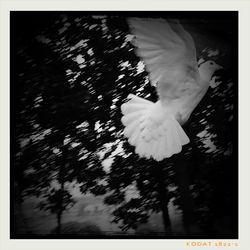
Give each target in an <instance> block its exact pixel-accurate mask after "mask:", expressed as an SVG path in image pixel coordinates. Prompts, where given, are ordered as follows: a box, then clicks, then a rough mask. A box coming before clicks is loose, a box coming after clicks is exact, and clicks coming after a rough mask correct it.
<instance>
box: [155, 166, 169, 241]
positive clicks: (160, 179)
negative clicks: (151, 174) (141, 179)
mask: <svg viewBox="0 0 250 250" xmlns="http://www.w3.org/2000/svg"><path fill="white" fill-rule="evenodd" d="M155 170H156V172H155V177H156V180H157V183H158V197H159V200H160V203H161V209H162V217H163V224H164V228H165V236H166V237H169V236H170V235H172V230H171V221H170V217H169V212H168V202H169V195H168V191H167V189H166V184H165V183H164V173H163V171H162V169H161V168H160V167H157V168H156V169H155Z"/></svg>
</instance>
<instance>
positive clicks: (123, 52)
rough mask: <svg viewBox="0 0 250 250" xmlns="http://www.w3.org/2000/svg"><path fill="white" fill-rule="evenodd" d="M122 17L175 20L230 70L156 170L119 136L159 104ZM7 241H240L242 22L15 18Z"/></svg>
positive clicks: (223, 18) (87, 15)
mask: <svg viewBox="0 0 250 250" xmlns="http://www.w3.org/2000/svg"><path fill="white" fill-rule="evenodd" d="M127 16H138V17H139V16H141V17H142V16H143V17H161V18H178V19H180V22H181V23H182V24H183V26H184V27H185V28H186V29H187V30H188V32H190V33H191V35H192V36H193V38H194V41H195V44H196V49H197V60H200V61H202V60H207V59H212V60H215V61H216V62H217V63H218V64H220V65H222V66H223V68H224V69H223V70H222V71H220V72H218V74H217V75H216V77H215V78H213V80H212V82H211V88H210V89H209V91H208V92H207V94H206V96H205V97H204V98H203V100H202V101H201V103H200V104H199V105H198V107H197V108H196V109H195V110H194V112H193V114H192V116H191V118H190V120H189V121H188V123H187V124H186V125H185V126H184V129H185V131H186V133H187V135H188V136H189V138H190V140H191V143H189V144H188V145H186V146H185V147H184V148H183V150H182V152H181V153H180V154H178V155H174V156H173V157H171V158H169V159H165V160H163V161H161V162H156V161H154V160H146V159H142V158H139V157H138V156H137V155H136V154H135V153H134V149H133V147H131V146H130V145H129V144H128V142H127V141H126V139H125V137H124V136H123V132H122V129H123V126H122V124H121V111H120V106H121V104H122V103H123V102H125V101H126V97H127V95H128V94H129V93H133V94H137V95H139V96H141V97H144V98H147V99H149V100H151V101H156V100H157V95H156V91H155V88H154V87H152V86H151V85H150V83H149V78H148V74H147V72H146V69H145V65H144V63H143V62H142V61H140V58H138V57H137V56H136V55H135V51H134V46H133V35H132V34H131V33H130V31H129V29H128V26H127V23H126V17H127ZM10 22H11V30H10V31H11V37H10V38H11V65H10V66H11V72H10V74H11V75H10V76H11V84H10V90H11V97H10V98H11V103H10V105H11V165H10V169H11V179H10V192H11V201H10V204H11V218H10V220H11V232H10V233H11V238H51V237H52V238H61V237H63V238H170V239H172V238H186V239H187V238H203V239H204V238H211V239H212V238H221V239H225V238H231V239H233V238H234V239H235V238H237V237H238V141H237V139H238V99H237V98H238V30H237V27H238V16H237V12H132V13H128V12H61V11H58V12H54V11H53V12H35V11H31V12H23V11H16V12H15V11H14V12H11V19H10Z"/></svg>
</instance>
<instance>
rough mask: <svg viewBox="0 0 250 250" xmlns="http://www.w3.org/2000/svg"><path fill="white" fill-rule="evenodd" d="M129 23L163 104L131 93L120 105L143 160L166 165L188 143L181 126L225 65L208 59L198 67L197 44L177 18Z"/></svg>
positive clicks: (130, 139)
mask: <svg viewBox="0 0 250 250" xmlns="http://www.w3.org/2000/svg"><path fill="white" fill-rule="evenodd" d="M128 23H129V26H130V28H131V31H132V33H133V34H134V35H135V42H136V46H137V49H136V53H137V55H138V56H139V57H140V58H141V59H142V60H143V61H144V63H145V65H146V69H147V71H148V73H149V78H150V81H151V84H152V85H153V86H156V87H157V93H158V96H159V100H158V101H157V102H156V103H153V102H151V101H149V100H146V99H144V98H141V97H138V96H136V95H133V94H129V95H128V99H129V100H128V102H126V103H124V104H123V105H122V106H121V111H122V114H123V117H122V123H123V125H124V126H125V129H124V135H125V136H126V137H127V138H128V142H129V143H130V144H131V145H133V146H135V152H136V153H137V154H138V155H139V156H141V157H146V158H150V157H152V158H153V159H155V160H156V161H161V160H163V159H164V158H168V157H171V156H172V155H173V154H177V153H179V152H181V150H182V146H183V145H185V144H187V143H189V141H190V140H189V138H188V136H187V135H186V133H185V132H184V130H183V128H182V127H181V125H183V124H184V123H185V122H186V121H187V120H188V119H189V117H190V115H191V113H192V111H193V110H194V109H195V107H196V106H197V105H198V103H199V102H200V101H201V99H202V98H203V96H204V95H205V93H206V92H207V90H208V87H209V82H210V80H211V78H212V76H213V74H214V72H215V71H216V70H218V69H220V68H221V66H219V65H218V64H216V63H215V62H214V61H211V60H209V61H205V62H203V63H202V64H201V65H200V66H199V67H198V62H197V58H196V49H195V44H194V41H193V39H192V37H191V35H190V34H189V33H188V32H187V31H186V30H185V29H184V28H183V26H182V25H181V24H180V23H179V22H178V21H176V20H171V21H167V20H164V19H159V18H157V19H154V18H129V19H128Z"/></svg>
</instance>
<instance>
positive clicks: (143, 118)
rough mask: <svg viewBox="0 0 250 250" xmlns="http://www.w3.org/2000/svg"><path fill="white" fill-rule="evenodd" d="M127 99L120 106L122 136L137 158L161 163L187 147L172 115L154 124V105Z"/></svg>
mask: <svg viewBox="0 0 250 250" xmlns="http://www.w3.org/2000/svg"><path fill="white" fill-rule="evenodd" d="M128 99H129V101H128V102H127V103H124V104H123V105H122V106H121V110H122V114H123V117H122V123H123V125H124V126H125V129H124V135H125V136H126V137H127V138H128V142H129V143H130V144H131V145H132V146H135V152H136V153H137V154H138V155H139V156H141V157H145V158H148V159H149V158H151V157H152V158H153V159H155V160H157V161H161V160H163V159H164V158H168V157H171V156H172V155H173V154H177V153H179V152H180V151H181V150H182V146H183V145H185V144H187V143H189V138H188V136H187V135H186V133H185V132H184V130H183V129H182V127H181V126H180V124H179V123H178V121H177V120H176V119H175V118H174V117H173V115H171V114H169V115H164V119H162V120H161V121H160V122H159V121H157V122H156V121H155V120H154V118H152V117H151V116H152V108H154V107H153V106H154V105H156V104H155V103H153V102H151V101H148V100H146V99H144V98H141V97H138V96H136V95H132V94H130V95H129V96H128Z"/></svg>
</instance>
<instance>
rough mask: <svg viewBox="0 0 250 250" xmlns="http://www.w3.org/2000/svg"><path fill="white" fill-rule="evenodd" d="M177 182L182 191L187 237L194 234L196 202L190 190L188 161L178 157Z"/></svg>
mask: <svg viewBox="0 0 250 250" xmlns="http://www.w3.org/2000/svg"><path fill="white" fill-rule="evenodd" d="M174 167H175V172H176V182H177V185H178V188H179V191H180V198H181V199H180V203H181V204H180V205H181V209H182V211H183V217H182V219H183V227H184V229H185V231H186V234H187V235H190V234H191V233H192V230H191V227H192V226H194V222H195V221H194V201H193V198H192V196H191V193H190V190H189V184H190V183H189V176H188V171H187V160H186V159H185V158H184V157H183V156H181V155H178V157H177V158H176V160H175V165H174Z"/></svg>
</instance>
